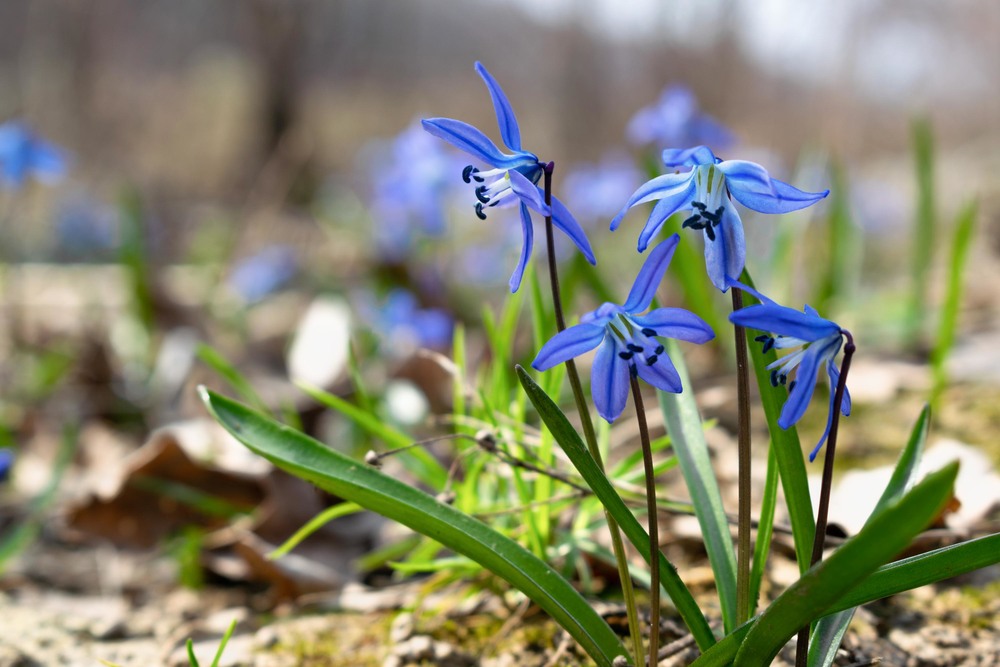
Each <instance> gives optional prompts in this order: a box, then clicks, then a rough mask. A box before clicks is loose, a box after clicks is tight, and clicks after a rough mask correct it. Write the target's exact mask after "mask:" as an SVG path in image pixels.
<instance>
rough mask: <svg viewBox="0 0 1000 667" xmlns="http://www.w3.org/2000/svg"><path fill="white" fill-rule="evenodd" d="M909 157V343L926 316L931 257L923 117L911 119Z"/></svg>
mask: <svg viewBox="0 0 1000 667" xmlns="http://www.w3.org/2000/svg"><path fill="white" fill-rule="evenodd" d="M912 133H913V153H914V155H913V157H914V164H915V166H916V176H917V219H916V229H915V230H914V233H913V234H912V238H913V264H912V269H911V276H912V280H913V283H912V286H911V292H910V303H909V310H908V313H907V319H906V323H905V324H906V335H907V339H908V342H909V344H910V345H911V346H913V345H916V344H918V343H919V342H920V337H921V335H922V333H923V332H922V331H921V327H922V326H923V323H924V321H925V320H926V319H927V286H928V283H929V282H930V270H931V264H932V262H933V259H934V244H935V238H934V237H935V230H934V227H935V223H936V220H937V213H936V212H935V203H934V134H933V132H932V130H931V124H930V121H928V120H927V119H926V118H924V119H919V120H916V121H914V122H913V126H912Z"/></svg>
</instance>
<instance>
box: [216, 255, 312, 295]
mask: <svg viewBox="0 0 1000 667" xmlns="http://www.w3.org/2000/svg"><path fill="white" fill-rule="evenodd" d="M298 268H299V267H298V259H297V257H296V253H295V250H294V249H293V248H291V247H289V246H285V245H274V246H269V247H267V248H264V249H263V250H261V251H260V252H258V253H257V254H255V255H251V256H250V257H247V258H245V259H243V260H241V261H240V262H238V263H237V264H236V266H234V267H233V270H232V272H231V273H230V274H229V277H228V278H227V279H226V284H227V285H228V286H229V288H230V289H231V290H233V291H234V292H236V293H237V294H239V295H240V296H241V297H242V298H243V300H244V301H246V302H247V303H256V302H257V301H260V300H261V299H263V298H264V297H265V296H267V295H269V294H272V293H274V292H276V291H278V290H279V289H281V288H282V287H284V286H285V285H286V284H288V282H289V281H290V280H291V279H292V278H294V277H295V274H296V272H297V271H298Z"/></svg>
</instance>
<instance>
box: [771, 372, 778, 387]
mask: <svg viewBox="0 0 1000 667" xmlns="http://www.w3.org/2000/svg"><path fill="white" fill-rule="evenodd" d="M771 386H772V387H777V386H778V371H777V369H775V370H773V371H771Z"/></svg>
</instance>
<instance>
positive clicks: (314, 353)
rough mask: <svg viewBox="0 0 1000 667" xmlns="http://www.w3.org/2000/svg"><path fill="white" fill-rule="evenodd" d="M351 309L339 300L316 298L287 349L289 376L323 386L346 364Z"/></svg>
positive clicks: (292, 378)
mask: <svg viewBox="0 0 1000 667" xmlns="http://www.w3.org/2000/svg"><path fill="white" fill-rule="evenodd" d="M350 331H351V311H350V308H349V307H348V306H347V303H346V302H344V301H343V300H342V299H336V298H332V297H319V298H317V299H316V300H314V301H313V302H312V304H310V305H309V308H308V310H306V314H305V315H304V316H303V317H302V320H301V321H299V325H298V327H297V328H296V330H295V336H294V338H293V339H292V344H291V346H290V347H289V350H288V376H289V377H290V378H291V380H292V381H293V382H301V383H305V384H309V385H312V386H315V387H320V388H325V387H329V386H331V385H332V384H333V383H334V382H336V380H337V378H339V377H340V376H341V374H342V373H343V372H344V369H345V368H346V367H347V358H348V350H349V341H350Z"/></svg>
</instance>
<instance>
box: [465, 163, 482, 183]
mask: <svg viewBox="0 0 1000 667" xmlns="http://www.w3.org/2000/svg"><path fill="white" fill-rule="evenodd" d="M477 171H479V170H478V169H476V168H475V167H474V166H473V165H471V164H470V165H468V166H467V167H466V168H465V169H463V170H462V180H463V181H465V182H466V183H471V182H472V175H473V174H474V173H476V172H477Z"/></svg>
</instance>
